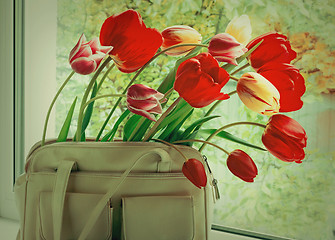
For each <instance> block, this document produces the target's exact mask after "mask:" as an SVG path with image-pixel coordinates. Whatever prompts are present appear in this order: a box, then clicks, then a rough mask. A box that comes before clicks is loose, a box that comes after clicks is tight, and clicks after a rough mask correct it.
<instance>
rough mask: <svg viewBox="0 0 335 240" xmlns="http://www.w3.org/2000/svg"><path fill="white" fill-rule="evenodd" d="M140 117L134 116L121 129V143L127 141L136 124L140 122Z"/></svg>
mask: <svg viewBox="0 0 335 240" xmlns="http://www.w3.org/2000/svg"><path fill="white" fill-rule="evenodd" d="M141 117H142V116H140V115H137V114H134V115H133V116H131V117H130V118H129V119H128V121H127V122H126V124H125V125H124V129H123V141H127V140H128V139H129V137H130V136H131V134H132V132H133V131H134V129H135V128H136V126H137V124H138V122H139V121H140V120H141Z"/></svg>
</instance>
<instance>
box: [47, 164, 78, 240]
mask: <svg viewBox="0 0 335 240" xmlns="http://www.w3.org/2000/svg"><path fill="white" fill-rule="evenodd" d="M75 164H76V163H75V162H74V161H67V160H64V161H61V162H60V164H59V166H58V169H57V174H56V180H55V185H54V190H53V195H52V220H53V233H54V240H60V239H61V232H62V221H63V212H64V211H63V210H64V201H65V193H66V188H67V185H68V182H69V177H70V173H71V170H72V168H73V166H75Z"/></svg>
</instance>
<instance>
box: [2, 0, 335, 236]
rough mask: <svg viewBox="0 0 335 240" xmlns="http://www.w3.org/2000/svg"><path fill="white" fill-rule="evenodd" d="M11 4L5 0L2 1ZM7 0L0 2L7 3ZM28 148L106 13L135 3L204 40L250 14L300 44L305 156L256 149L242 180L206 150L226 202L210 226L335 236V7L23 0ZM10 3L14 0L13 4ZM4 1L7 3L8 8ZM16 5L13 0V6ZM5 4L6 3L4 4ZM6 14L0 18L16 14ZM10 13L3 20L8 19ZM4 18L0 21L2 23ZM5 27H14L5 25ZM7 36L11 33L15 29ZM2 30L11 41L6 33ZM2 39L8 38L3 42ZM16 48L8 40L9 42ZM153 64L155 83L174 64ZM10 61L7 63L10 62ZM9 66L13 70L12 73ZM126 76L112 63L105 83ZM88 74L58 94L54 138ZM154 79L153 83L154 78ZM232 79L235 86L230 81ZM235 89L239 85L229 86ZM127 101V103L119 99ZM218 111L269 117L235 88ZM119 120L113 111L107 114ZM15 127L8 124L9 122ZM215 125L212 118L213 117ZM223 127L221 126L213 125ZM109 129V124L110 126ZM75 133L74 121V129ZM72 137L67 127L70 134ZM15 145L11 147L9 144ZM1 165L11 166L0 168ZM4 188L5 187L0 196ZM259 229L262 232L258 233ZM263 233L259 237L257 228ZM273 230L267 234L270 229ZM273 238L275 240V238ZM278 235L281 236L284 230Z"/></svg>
mask: <svg viewBox="0 0 335 240" xmlns="http://www.w3.org/2000/svg"><path fill="white" fill-rule="evenodd" d="M8 2H10V1H7V2H6V4H7V3H8ZM4 3H5V2H1V4H4ZM24 3H25V11H24V12H25V15H24V19H25V21H24V33H25V42H24V57H25V58H24V60H25V61H24V79H25V84H24V85H25V88H24V97H25V100H24V113H25V117H24V122H25V127H24V130H25V132H24V142H25V144H24V146H25V147H24V155H26V154H27V152H28V150H29V148H30V147H31V146H32V144H33V143H35V142H36V141H39V140H40V139H41V135H42V127H43V124H44V118H45V114H46V112H47V108H48V106H49V103H50V102H51V99H52V97H53V95H54V93H55V92H56V89H57V86H60V84H61V83H62V82H63V81H64V79H65V78H66V77H67V75H68V74H69V73H70V71H71V70H70V68H69V65H68V63H67V58H68V54H69V51H70V50H71V49H72V47H73V46H74V44H75V43H76V42H77V40H78V39H79V36H80V35H81V33H85V35H86V37H87V39H91V38H92V37H95V36H98V34H99V30H100V26H101V24H102V22H103V20H104V19H105V18H106V17H107V16H109V15H111V14H113V13H118V12H121V11H124V10H125V9H126V8H127V7H129V8H134V9H136V10H138V11H139V12H140V13H141V15H142V17H143V18H144V21H145V23H146V25H147V26H149V27H155V28H157V29H158V30H163V29H164V28H165V27H168V26H172V25H176V24H185V25H190V26H192V27H194V28H195V29H197V30H198V31H199V32H200V33H201V34H202V36H203V39H206V38H207V37H209V36H212V35H213V34H214V33H215V32H224V30H225V27H226V25H227V23H228V22H229V21H230V19H232V18H233V17H234V16H240V15H242V14H247V15H249V17H250V19H251V23H252V27H253V37H255V36H257V35H260V34H263V33H265V32H267V31H273V30H276V31H279V32H282V33H284V34H285V35H288V36H289V39H290V41H291V42H292V45H293V46H294V47H295V50H296V51H297V52H298V58H297V59H298V60H297V61H296V62H295V65H296V66H297V67H298V68H301V69H302V70H301V72H302V73H303V74H304V76H305V78H306V79H307V80H306V86H307V93H306V94H305V96H304V107H303V109H302V110H301V111H299V112H295V113H288V114H287V115H288V116H291V117H293V118H294V119H296V120H297V121H299V122H300V123H301V124H302V126H303V127H304V128H305V129H306V131H307V134H308V137H309V138H308V146H307V149H306V152H307V157H306V159H305V161H304V162H303V163H302V164H300V165H298V164H295V163H284V162H281V161H280V160H278V159H275V158H274V157H272V156H271V155H270V154H264V153H263V152H261V153H260V152H258V151H257V150H250V149H248V152H249V153H250V155H251V156H252V158H253V159H254V160H255V162H256V164H257V166H258V169H259V176H258V177H257V178H256V179H255V183H252V184H249V183H244V182H242V181H241V180H239V179H237V178H236V177H234V176H233V175H231V173H230V172H229V171H228V170H227V168H226V164H225V160H226V158H227V156H226V155H224V154H223V153H221V152H218V151H216V150H215V151H213V150H214V149H212V148H210V146H207V147H206V150H207V151H206V150H205V151H204V153H205V154H206V155H207V157H208V160H209V163H210V165H211V167H212V169H213V171H214V175H215V177H216V178H217V179H218V180H219V186H220V193H221V200H220V201H218V202H217V203H216V206H215V216H214V224H215V225H216V228H217V229H219V230H221V231H227V232H235V233H238V234H242V235H249V236H250V235H253V234H254V233H250V232H258V233H263V234H268V235H276V236H280V237H283V238H284V237H286V238H294V239H307V240H308V239H333V238H334V232H335V225H334V222H335V219H334V216H335V205H334V201H333V199H334V197H335V174H334V172H335V171H334V170H335V164H334V161H335V159H334V152H333V151H334V149H335V146H334V143H335V141H334V137H335V136H334V132H335V131H334V127H333V125H332V122H334V117H335V109H334V106H335V104H334V89H335V84H334V80H333V79H334V77H335V72H334V60H335V59H334V46H335V40H334V39H335V38H334V36H331V35H333V32H334V12H335V11H334V9H333V7H332V6H328V4H327V2H326V1H324V2H319V3H318V5H317V6H316V5H314V4H315V3H313V2H309V1H300V0H294V1H289V0H283V1H280V2H279V3H277V1H274V0H270V1H263V0H259V1H248V0H240V1H199V0H187V1H160V0H152V1H121V0H120V1H107V0H85V1H67V0H57V1H53V0H47V1H45V0H44V1H43V0H35V1H24ZM8 5H9V6H10V4H9V3H8ZM6 7H8V6H6ZM9 8H10V7H9ZM1 9H4V8H2V5H1ZM10 12H11V11H6V12H5V13H6V14H7V15H8V16H7V15H3V14H1V17H8V19H12V16H10ZM10 21H11V20H9V21H7V23H8V22H10ZM4 22H6V21H1V24H3V23H4ZM3 28H9V30H8V31H10V29H11V27H9V26H4V25H1V30H2V29H3ZM9 35H11V34H9ZM6 37H9V36H5V35H1V38H2V39H1V52H6V51H8V55H9V56H11V53H10V52H11V51H12V50H11V48H12V46H11V43H12V42H13V41H12V39H10V38H8V39H7V38H6ZM5 38H6V39H5ZM3 39H4V40H5V41H6V43H7V44H3ZM6 46H11V47H6ZM1 61H2V64H1V66H0V67H1V72H4V73H5V74H6V76H3V77H2V78H1V80H0V81H1V82H0V84H1V89H0V91H1V97H2V100H1V102H0V104H1V105H0V109H1V112H2V113H3V112H5V113H7V112H8V113H9V114H4V115H3V116H4V117H2V118H3V119H2V121H1V125H0V127H1V133H2V134H4V136H8V139H6V141H3V142H2V144H1V150H2V149H4V151H2V152H6V153H7V155H8V156H6V157H5V159H6V160H5V161H2V162H1V163H0V164H1V169H0V171H1V173H2V174H1V176H0V179H1V185H0V192H1V205H0V206H1V208H0V215H1V216H14V215H13V214H11V213H9V212H14V210H13V209H14V205H13V204H11V205H10V206H11V207H9V208H7V207H4V206H9V205H8V204H9V202H10V201H11V200H12V199H13V198H12V197H10V196H7V194H9V193H10V192H11V186H12V185H11V182H12V179H13V176H12V174H11V172H10V171H6V170H7V169H8V168H9V169H10V168H11V167H12V162H11V161H10V160H11V159H13V157H14V156H13V151H11V150H10V149H11V148H12V146H13V145H12V143H13V141H14V139H12V138H13V134H12V132H13V130H12V129H11V128H10V127H14V126H13V115H12V111H13V110H12V109H13V104H14V101H13V102H11V103H9V104H5V99H13V96H11V93H12V90H11V89H13V85H11V83H10V82H8V81H4V79H13V76H12V74H13V73H12V72H11V71H8V69H12V66H11V63H12V62H13V61H5V62H3V61H4V60H3V59H2V60H1ZM158 61H159V62H158V63H157V64H156V65H155V67H160V71H159V73H157V72H150V69H148V73H145V74H147V75H146V81H148V82H150V84H151V86H152V87H155V86H157V85H158V84H159V81H160V79H162V78H163V77H164V76H165V74H166V73H167V71H168V69H169V67H171V66H168V65H166V60H164V58H160V59H159V60H158ZM4 64H9V65H8V66H6V65H4ZM6 70H7V71H6ZM127 78H128V77H127V75H126V74H121V73H120V72H118V71H116V70H115V71H113V73H111V75H110V76H109V79H108V81H109V82H108V83H106V84H105V85H104V88H103V89H102V91H103V92H102V93H104V91H105V92H106V93H107V92H108V91H113V92H116V89H117V88H119V87H122V85H123V82H122V81H123V80H125V81H126V80H127V81H128V79H127ZM88 80H89V78H88V77H82V76H74V77H73V79H72V80H71V81H70V83H69V85H68V86H67V87H66V89H65V90H64V92H63V93H62V95H61V98H60V99H59V100H58V102H57V105H56V111H54V114H53V115H52V119H51V122H50V124H49V128H48V134H47V136H48V137H55V136H56V135H57V133H58V131H59V129H60V127H61V125H60V124H61V122H62V121H63V120H64V118H65V114H66V111H67V109H68V108H69V106H70V105H71V103H72V101H73V98H74V97H75V95H77V96H78V97H81V94H82V93H83V89H84V87H85V85H86V84H87V83H88ZM155 84H156V85H155ZM228 87H229V86H228ZM230 87H231V88H233V87H234V86H233V85H232V86H230ZM111 104H113V102H112V101H111V102H109V100H108V101H99V102H97V104H96V106H97V108H96V109H95V112H94V116H93V118H92V122H93V123H94V125H91V126H90V127H89V135H93V136H94V135H95V134H96V132H97V130H98V129H95V127H94V126H100V125H101V123H102V121H103V120H104V119H105V117H106V116H105V115H104V114H106V113H105V112H104V110H105V109H106V108H108V106H110V105H111ZM122 107H125V106H122ZM216 111H217V113H218V114H220V115H222V117H221V118H220V120H217V121H220V122H221V123H222V125H224V124H227V123H231V122H234V121H248V120H251V121H255V119H257V121H258V122H263V123H265V122H266V121H267V117H262V116H260V115H257V114H255V113H251V112H250V111H248V110H246V109H245V107H244V106H243V105H242V104H240V101H239V99H238V98H237V96H233V97H232V98H231V99H230V100H229V103H228V102H224V103H222V104H221V106H220V108H218V109H217V110H216ZM114 121H115V119H114ZM110 122H111V124H112V123H113V119H112V120H111V121H110ZM7 126H10V127H7ZM208 126H209V127H210V126H211V123H209V125H208ZM215 126H216V127H217V124H215ZM109 127H110V126H109ZM229 131H230V132H231V133H233V134H236V135H237V136H239V137H241V138H243V139H245V140H247V141H250V142H252V143H255V144H258V145H261V142H260V139H259V138H260V137H259V136H260V135H261V134H262V131H263V130H262V129H261V128H257V127H247V126H245V127H244V126H243V127H236V128H232V129H230V130H229ZM70 134H74V129H71V133H70ZM70 136H71V135H70ZM215 143H216V144H218V145H220V146H222V147H223V148H225V149H227V150H228V151H233V150H234V149H236V148H241V149H245V148H243V147H241V146H240V145H237V144H233V143H231V142H228V141H225V140H220V139H215ZM8 150H10V151H8ZM3 165H4V166H5V167H3ZM3 193H4V194H3ZM254 236H257V234H254ZM258 236H259V235H258ZM269 238H270V237H269ZM272 239H276V238H275V237H272ZM278 239H279V238H278Z"/></svg>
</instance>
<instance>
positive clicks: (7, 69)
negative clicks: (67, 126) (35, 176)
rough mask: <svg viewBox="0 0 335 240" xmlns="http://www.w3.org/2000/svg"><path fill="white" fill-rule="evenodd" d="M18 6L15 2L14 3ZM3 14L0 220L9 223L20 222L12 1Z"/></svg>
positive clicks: (4, 8)
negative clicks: (15, 188) (16, 185)
mask: <svg viewBox="0 0 335 240" xmlns="http://www.w3.org/2000/svg"><path fill="white" fill-rule="evenodd" d="M15 2H16V1H15ZM0 4H1V7H0V9H1V10H2V13H1V18H2V19H1V22H0V24H1V25H0V29H1V32H4V33H6V34H2V35H1V46H0V47H1V52H2V53H3V55H4V56H7V57H6V59H4V58H2V60H1V64H0V72H1V73H2V79H1V82H0V86H1V87H0V95H1V98H3V100H2V101H1V102H0V111H1V113H2V116H1V126H0V130H1V135H2V137H3V138H4V140H3V141H2V143H1V144H0V151H1V153H2V159H1V162H0V164H1V167H0V181H1V182H0V193H1V195H0V196H1V197H0V216H1V217H6V218H10V219H18V216H17V212H16V207H15V204H14V194H13V183H14V182H13V179H14V164H13V163H14V161H13V159H14V155H15V154H14V153H15V151H14V119H15V111H14V109H15V108H14V104H15V99H14V96H15V92H14V86H15V84H14V4H15V3H14V2H12V1H10V0H6V1H1V3H0Z"/></svg>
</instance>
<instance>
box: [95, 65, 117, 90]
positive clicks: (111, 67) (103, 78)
mask: <svg viewBox="0 0 335 240" xmlns="http://www.w3.org/2000/svg"><path fill="white" fill-rule="evenodd" d="M114 66H115V63H113V64H112V65H111V66H110V67H109V68H108V70H107V71H106V72H105V74H104V75H103V76H102V78H101V80H100V82H99V84H98V87H97V89H98V90H97V91H99V89H100V88H101V85H102V83H103V82H104V81H105V79H106V78H107V76H108V74H109V73H110V71H111V70H112V69H113V68H114Z"/></svg>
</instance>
